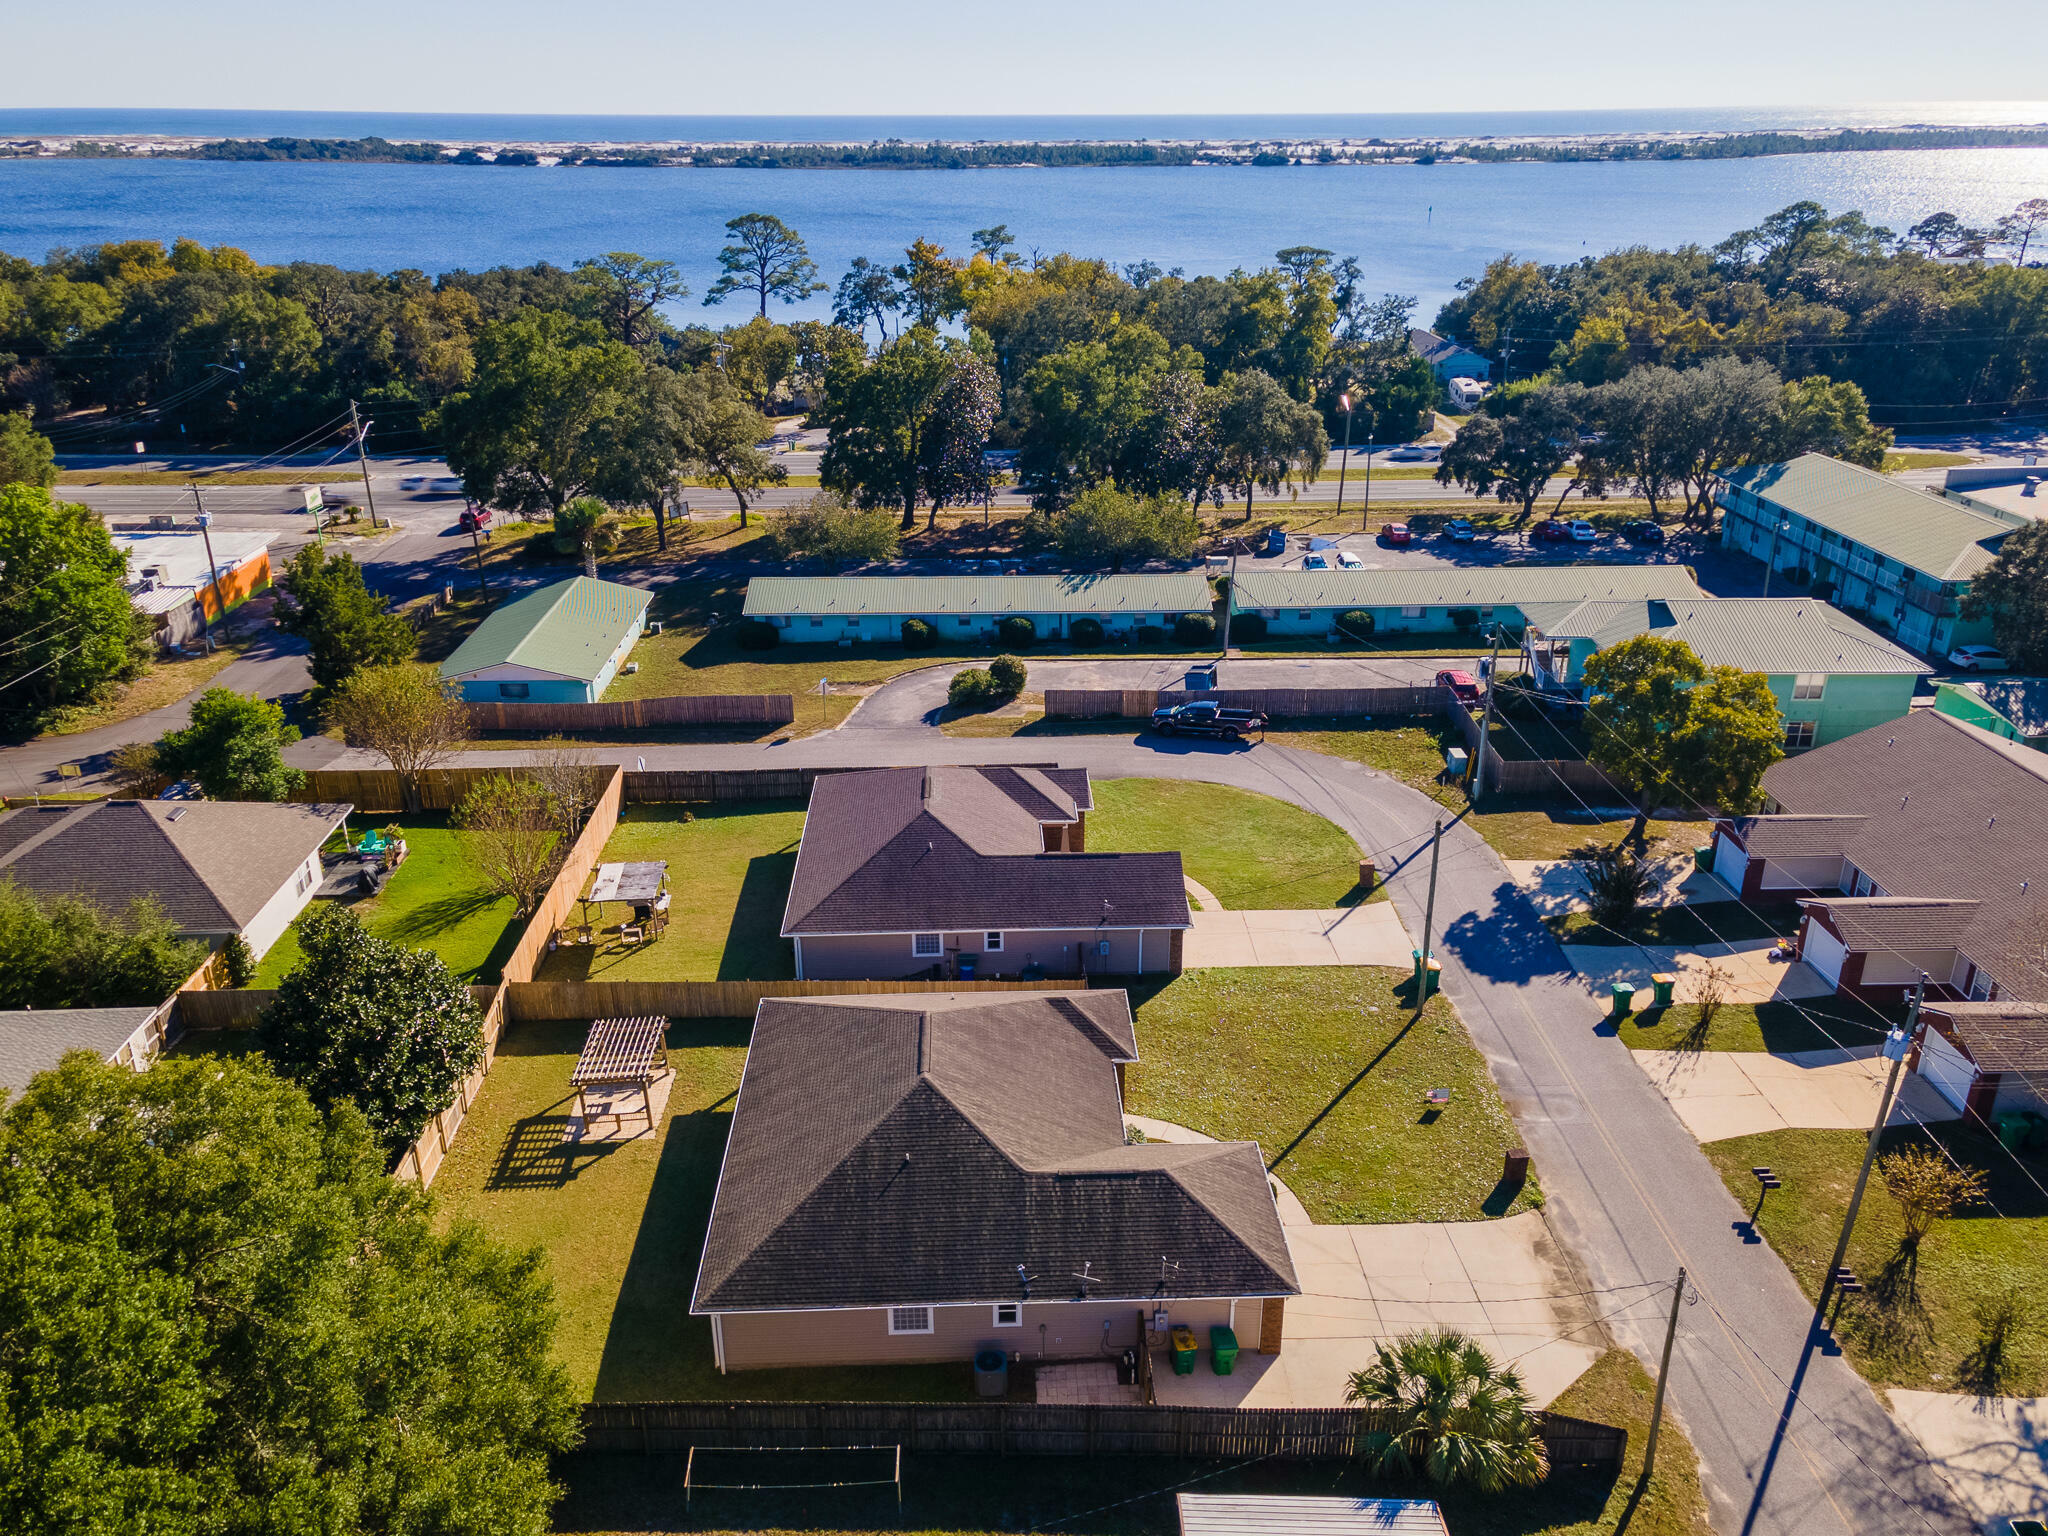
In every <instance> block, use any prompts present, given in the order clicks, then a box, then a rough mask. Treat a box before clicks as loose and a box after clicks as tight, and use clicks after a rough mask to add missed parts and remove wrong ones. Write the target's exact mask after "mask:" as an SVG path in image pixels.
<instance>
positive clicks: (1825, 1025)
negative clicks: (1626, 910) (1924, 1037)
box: [1621, 994, 1901, 1054]
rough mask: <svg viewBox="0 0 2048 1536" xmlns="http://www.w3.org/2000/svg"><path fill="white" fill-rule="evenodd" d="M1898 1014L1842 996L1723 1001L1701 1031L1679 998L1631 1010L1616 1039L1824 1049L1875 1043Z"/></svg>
mask: <svg viewBox="0 0 2048 1536" xmlns="http://www.w3.org/2000/svg"><path fill="white" fill-rule="evenodd" d="M1638 995H1639V996H1640V995H1641V994H1638ZM1900 1016H1901V1010H1899V1009H1896V1008H1891V1009H1886V1008H1876V1009H1873V1008H1871V1007H1869V1006H1866V1005H1865V1004H1863V1003H1860V1002H1857V1001H1855V1000H1854V999H1851V998H1843V997H1816V998H1810V999H1808V1000H1806V1001H1804V1002H1800V1003H1757V1004H1755V1005H1751V1004H1748V1003H1725V1004H1723V1005H1722V1006H1721V1007H1720V1008H1718V1009H1716V1010H1715V1013H1714V1017H1713V1019H1712V1021H1711V1022H1710V1023H1709V1024H1708V1025H1707V1028H1706V1030H1705V1032H1704V1033H1702V1032H1701V1030H1700V1011H1699V1008H1698V1007H1697V1006H1696V1005H1694V1004H1691V1003H1680V1004H1678V1005H1677V1006H1675V1007H1671V1008H1645V1009H1640V1010H1638V1011H1637V1012H1635V1013H1632V1014H1630V1015H1629V1017H1628V1018H1627V1019H1626V1020H1625V1021H1624V1022H1623V1023H1622V1026H1621V1043H1622V1044H1623V1045H1626V1046H1627V1047H1628V1048H1629V1049H1630V1050H1634V1051H1776V1052H1778V1053H1780V1054H1783V1053H1784V1052H1787V1051H1824V1050H1832V1049H1834V1048H1836V1047H1837V1046H1844V1045H1849V1046H1855V1045H1876V1044H1878V1043H1879V1042H1880V1041H1881V1040H1883V1039H1884V1036H1885V1032H1886V1031H1887V1030H1888V1029H1890V1028H1891V1025H1892V1024H1893V1022H1894V1021H1895V1020H1896V1019H1898V1018H1899V1017H1900Z"/></svg>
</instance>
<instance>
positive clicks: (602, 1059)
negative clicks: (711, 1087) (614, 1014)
mask: <svg viewBox="0 0 2048 1536" xmlns="http://www.w3.org/2000/svg"><path fill="white" fill-rule="evenodd" d="M667 1027H668V1020H666V1019H598V1020H595V1021H594V1022H593V1023H592V1024H591V1026H590V1035H589V1038H587V1039H586V1040H585V1041H584V1042H583V1054H582V1055H581V1056H578V1057H577V1058H576V1069H575V1070H574V1071H573V1072H571V1073H570V1074H569V1086H570V1087H571V1088H574V1089H575V1090H576V1114H577V1118H578V1119H579V1120H581V1122H582V1123H583V1125H584V1126H585V1127H588V1126H589V1124H590V1114H589V1110H588V1107H587V1105H586V1103H585V1098H584V1095H585V1094H586V1093H587V1092H588V1091H589V1090H590V1089H592V1088H599V1089H612V1090H621V1089H626V1088H634V1089H638V1090H639V1093H640V1107H641V1110H642V1112H643V1113H644V1114H645V1115H646V1116H647V1129H648V1130H650V1131H652V1130H654V1129H655V1124H654V1098H653V1086H654V1082H655V1079H656V1078H658V1077H659V1076H660V1075H661V1074H662V1073H664V1072H666V1071H667V1070H668V1048H667V1045H666V1043H665V1041H664V1038H663V1037H664V1036H665V1034H666V1033H667ZM621 1118H623V1117H621Z"/></svg>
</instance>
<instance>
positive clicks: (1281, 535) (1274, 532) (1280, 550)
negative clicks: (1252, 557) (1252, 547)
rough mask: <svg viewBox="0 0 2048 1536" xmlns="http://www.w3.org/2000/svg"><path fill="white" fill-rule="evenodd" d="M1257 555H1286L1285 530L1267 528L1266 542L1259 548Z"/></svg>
mask: <svg viewBox="0 0 2048 1536" xmlns="http://www.w3.org/2000/svg"><path fill="white" fill-rule="evenodd" d="M1259 553H1260V554H1262V555H1284V554H1286V553H1287V530H1286V529H1285V528H1278V527H1275V528H1268V529H1267V530H1266V542H1265V543H1263V544H1261V545H1260V546H1259Z"/></svg>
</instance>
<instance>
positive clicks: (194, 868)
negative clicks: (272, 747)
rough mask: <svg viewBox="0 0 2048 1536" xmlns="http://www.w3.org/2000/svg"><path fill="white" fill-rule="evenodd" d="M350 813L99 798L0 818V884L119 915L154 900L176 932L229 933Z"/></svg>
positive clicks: (344, 808) (339, 808)
mask: <svg viewBox="0 0 2048 1536" xmlns="http://www.w3.org/2000/svg"><path fill="white" fill-rule="evenodd" d="M352 809H353V807H351V806H348V805H272V804H268V803H265V802H256V801H242V800H101V801H96V802H94V803H92V804H90V805H44V806H29V807H25V808H23V809H21V810H18V811H11V812H9V813H8V814H6V815H4V816H0V880H7V879H12V880H14V881H15V882H16V883H17V884H19V885H20V886H22V887H23V888H24V889H26V890H30V891H34V892H36V893H38V894H39V895H45V896H72V895H77V896H83V897H85V898H87V899H88V900H90V901H93V902H95V903H96V904H98V905H100V906H102V907H107V908H111V909H113V910H116V911H119V910H120V909H122V908H124V907H126V906H127V905H128V903H129V902H131V901H133V900H135V899H136V898H137V897H139V896H153V897H155V898H156V900H157V901H158V902H159V903H160V904H161V905H162V907H163V909H164V911H165V912H166V913H167V914H168V915H169V917H170V919H171V921H172V922H173V923H174V924H176V925H177V928H178V931H179V932H180V933H189V934H225V933H234V932H236V931H238V930H239V929H241V928H242V927H243V926H244V925H245V924H247V923H248V922H249V921H250V920H251V919H252V918H254V917H255V916H256V914H257V913H258V912H260V911H262V910H263V907H264V904H265V903H266V902H268V901H269V900H270V898H271V897H273V896H275V895H276V894H277V893H278V890H279V889H280V888H281V887H282V886H283V885H284V884H285V883H286V882H287V881H289V880H290V879H291V878H292V875H293V873H294V871H296V870H297V869H298V867H299V866H300V865H302V864H304V863H305V862H306V859H307V858H308V857H309V856H310V855H311V854H312V853H313V851H314V850H315V849H317V848H318V847H319V846H320V844H321V843H322V842H323V841H325V839H326V837H327V834H328V833H329V832H331V831H332V830H333V829H334V828H335V827H336V826H337V825H338V824H339V823H340V821H341V819H342V818H343V817H344V816H346V815H347V814H348V813H349V811H350V810H352Z"/></svg>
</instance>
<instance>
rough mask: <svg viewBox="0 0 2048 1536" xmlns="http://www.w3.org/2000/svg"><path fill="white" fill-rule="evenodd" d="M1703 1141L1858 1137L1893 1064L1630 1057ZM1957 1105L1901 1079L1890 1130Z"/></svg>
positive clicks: (1808, 1056)
mask: <svg viewBox="0 0 2048 1536" xmlns="http://www.w3.org/2000/svg"><path fill="white" fill-rule="evenodd" d="M1630 1054H1631V1055H1633V1056H1634V1057H1635V1059H1636V1065H1637V1066H1639V1067H1641V1068H1642V1069H1643V1071H1644V1072H1645V1073H1646V1074H1648V1076H1649V1079H1650V1081H1651V1082H1653V1083H1655V1084H1656V1085H1657V1091H1658V1092H1659V1093H1661V1094H1663V1095H1664V1097H1665V1098H1666V1099H1667V1100H1668V1101H1669V1102H1670V1104H1671V1108H1672V1109H1673V1110H1674V1111H1675V1112H1676V1113H1677V1115H1678V1118H1679V1119H1680V1120H1682V1121H1684V1122H1685V1128H1686V1129H1687V1130H1689V1131H1691V1132H1692V1134H1693V1136H1694V1137H1695V1138H1697V1139H1698V1140H1700V1141H1725V1140H1727V1139H1728V1138H1729V1137H1731V1136H1755V1135H1758V1134H1760V1133H1761V1132H1764V1131H1786V1130H1843V1131H1850V1130H1854V1131H1860V1130H1866V1129H1868V1128H1869V1126H1870V1122H1871V1120H1872V1118H1873V1117H1874V1116H1875V1115H1876V1114H1877V1101H1878V1096H1879V1095H1880V1094H1882V1093H1883V1092H1884V1080H1885V1074H1886V1073H1887V1072H1888V1071H1889V1070H1890V1067H1891V1063H1889V1062H1887V1061H1886V1060H1885V1059H1884V1058H1883V1057H1881V1056H1879V1055H1878V1054H1877V1047H1876V1046H1874V1045H1871V1046H1858V1047H1855V1048H1853V1049H1844V1050H1827V1051H1788V1052H1785V1053H1784V1054H1782V1055H1772V1054H1771V1053H1770V1052H1768V1051H1632V1052H1630ZM1956 1118H1957V1115H1956V1110H1955V1107H1954V1106H1953V1105H1952V1104H1950V1103H1949V1101H1948V1100H1947V1099H1944V1098H1943V1097H1942V1096H1941V1094H1940V1093H1939V1092H1937V1091H1936V1089H1935V1087H1934V1085H1933V1084H1932V1083H1930V1082H1928V1081H1927V1079H1925V1078H1924V1077H1921V1076H1920V1075H1919V1074H1918V1073H1912V1072H1909V1073H1905V1074H1903V1075H1901V1077H1900V1078H1899V1096H1898V1100H1897V1102H1896V1103H1894V1104H1893V1105H1892V1112H1891V1122H1890V1123H1891V1124H1893V1125H1911V1124H1916V1123H1918V1122H1920V1121H1930V1120H1954V1119H1956Z"/></svg>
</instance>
